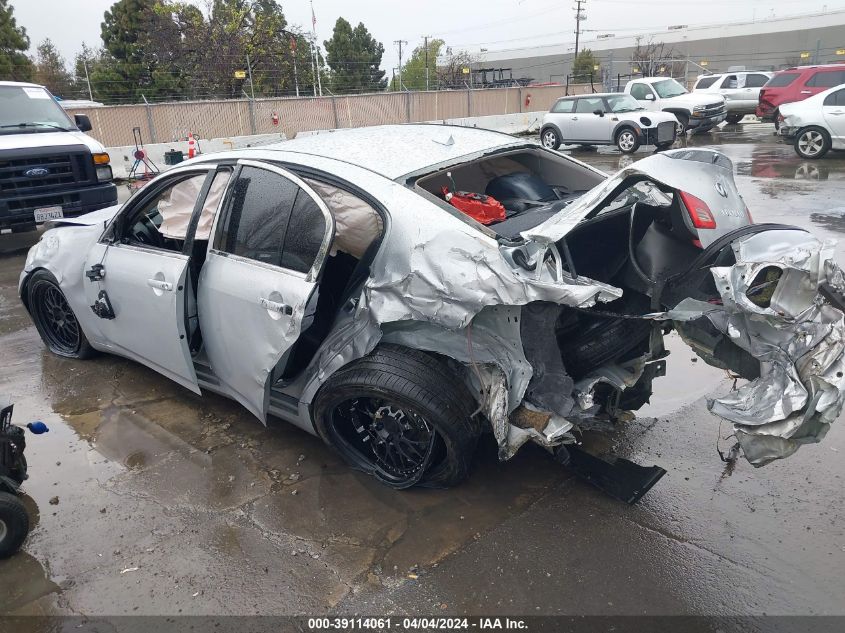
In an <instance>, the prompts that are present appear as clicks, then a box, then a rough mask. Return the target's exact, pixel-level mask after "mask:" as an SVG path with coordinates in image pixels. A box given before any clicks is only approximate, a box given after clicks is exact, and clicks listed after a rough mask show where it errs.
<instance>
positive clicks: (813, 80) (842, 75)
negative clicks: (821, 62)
mask: <svg viewBox="0 0 845 633" xmlns="http://www.w3.org/2000/svg"><path fill="white" fill-rule="evenodd" d="M843 83H845V71H842V70H819V71H817V72H816V73H815V74H814V75H813V76H812V77H810V79H808V80H807V82H806V83H805V84H804V85H806V86H812V87H813V88H833V87H834V86H838V85H840V84H843Z"/></svg>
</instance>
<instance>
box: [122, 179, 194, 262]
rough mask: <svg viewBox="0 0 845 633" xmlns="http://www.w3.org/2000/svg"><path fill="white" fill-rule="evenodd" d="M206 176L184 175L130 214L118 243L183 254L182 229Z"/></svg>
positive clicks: (188, 218) (184, 227) (183, 232)
mask: <svg viewBox="0 0 845 633" xmlns="http://www.w3.org/2000/svg"><path fill="white" fill-rule="evenodd" d="M207 175H208V174H207V173H205V172H204V173H202V174H195V175H184V176H181V177H179V178H178V179H177V181H176V182H173V183H172V184H169V185H167V186H166V187H165V188H164V189H161V190H160V191H159V192H158V193H157V194H156V195H155V196H154V197H153V198H152V199H150V200H148V201H147V202H144V203H143V204H141V206H139V207H138V208H137V209H134V210H132V211H130V215H129V216H128V217H127V218H126V220H125V224H124V226H123V230H122V235H121V242H123V243H124V244H135V245H141V246H153V247H156V248H164V249H167V250H171V251H177V252H181V251H182V245H183V243H184V240H185V229H186V227H187V225H188V220H190V217H191V214H192V213H193V210H194V206H195V205H196V202H197V198H198V197H199V194H200V191H201V190H202V185H203V183H204V182H205V179H206V177H207Z"/></svg>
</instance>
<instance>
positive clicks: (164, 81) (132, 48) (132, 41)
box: [94, 0, 185, 101]
mask: <svg viewBox="0 0 845 633" xmlns="http://www.w3.org/2000/svg"><path fill="white" fill-rule="evenodd" d="M100 32H101V37H102V39H103V46H104V49H105V51H104V55H103V56H102V59H101V60H100V64H98V65H97V68H96V69H95V72H94V74H95V75H96V81H97V84H98V86H99V89H100V91H101V92H103V93H105V94H104V96H105V97H106V98H108V99H109V100H129V101H138V100H140V98H141V96H142V95H143V96H145V97H148V98H155V97H168V96H178V95H179V94H180V93H183V92H184V83H185V81H184V75H183V69H182V67H181V64H180V62H181V56H180V53H181V49H182V40H181V33H180V32H179V28H178V25H177V23H176V21H175V20H174V19H173V16H172V11H171V10H170V8H169V6H168V5H166V4H164V3H163V2H161V1H159V0H118V1H117V2H115V3H114V4H113V5H112V7H111V9H110V10H108V11H106V12H105V14H104V16H103V22H102V24H101V26H100Z"/></svg>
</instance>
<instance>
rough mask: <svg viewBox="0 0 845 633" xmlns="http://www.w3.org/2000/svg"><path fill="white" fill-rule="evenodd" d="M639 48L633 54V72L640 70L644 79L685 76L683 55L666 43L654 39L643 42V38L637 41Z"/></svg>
mask: <svg viewBox="0 0 845 633" xmlns="http://www.w3.org/2000/svg"><path fill="white" fill-rule="evenodd" d="M636 41H637V46H636V48H635V49H634V52H633V53H631V61H632V62H633V64H632V71H631V72H635V71H634V70H633V68H636V69H639V71H638V72H640V73H641V74H642V75H643V76H644V77H655V76H661V75H665V76H667V77H678V76H680V75H683V74H684V62H683V61H681V60H680V59H679V57H681V55H680V54H679V53H678V52H677V51H675V49H674V48H672V47H671V46H669V47H667V46H666V43H665V42H655V41H654V40H653V39H650V40H648V42H645V43H644V42H643V41H642V37H638V38H637V39H636Z"/></svg>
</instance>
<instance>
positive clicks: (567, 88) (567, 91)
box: [564, 75, 569, 97]
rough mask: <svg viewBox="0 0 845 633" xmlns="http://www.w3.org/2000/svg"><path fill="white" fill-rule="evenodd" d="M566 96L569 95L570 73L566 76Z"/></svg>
mask: <svg viewBox="0 0 845 633" xmlns="http://www.w3.org/2000/svg"><path fill="white" fill-rule="evenodd" d="M564 96H566V97H568V96H569V75H567V76H566V92H565V93H564Z"/></svg>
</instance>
